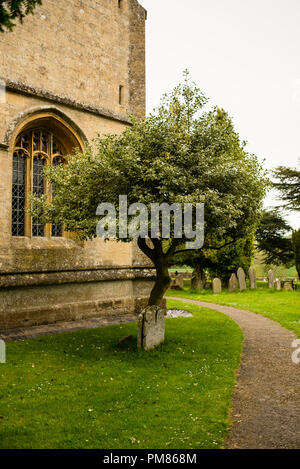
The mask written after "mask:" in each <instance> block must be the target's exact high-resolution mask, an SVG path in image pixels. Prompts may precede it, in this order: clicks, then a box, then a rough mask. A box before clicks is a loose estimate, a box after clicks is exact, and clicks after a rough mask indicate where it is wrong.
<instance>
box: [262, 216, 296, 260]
mask: <svg viewBox="0 0 300 469" xmlns="http://www.w3.org/2000/svg"><path fill="white" fill-rule="evenodd" d="M291 229H292V228H291V227H290V226H289V225H288V224H287V222H286V221H285V220H284V218H283V216H282V215H281V214H280V213H279V212H278V211H277V210H270V211H267V210H265V211H263V216H262V219H261V222H260V225H259V227H258V229H257V231H256V235H255V237H256V241H257V245H258V249H259V250H260V251H262V252H263V254H264V261H265V262H266V264H267V265H280V264H284V265H289V266H290V265H291V263H292V262H293V260H294V252H293V246H292V242H291V239H290V237H288V233H289V232H290V231H291Z"/></svg>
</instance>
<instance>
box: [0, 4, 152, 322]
mask: <svg viewBox="0 0 300 469" xmlns="http://www.w3.org/2000/svg"><path fill="white" fill-rule="evenodd" d="M145 17H146V12H145V10H144V9H143V8H142V7H141V6H140V5H139V3H138V2H137V1H136V0H123V2H122V8H119V7H118V1H117V0H84V1H79V0H61V1H59V2H57V1H55V0H44V1H43V5H42V6H41V7H38V8H37V9H36V11H35V15H34V16H28V17H26V18H25V20H24V23H23V25H18V26H16V28H15V29H14V31H13V32H12V33H11V32H7V33H5V34H2V35H1V44H0V329H3V328H9V327H17V326H20V325H37V324H41V323H49V322H53V321H58V320H68V319H74V320H75V319H81V318H82V317H91V316H98V315H104V314H107V315H110V314H120V313H121V312H122V311H123V313H124V314H126V313H129V312H131V313H132V312H133V311H137V312H139V310H140V309H139V304H144V303H145V301H146V298H147V295H148V294H149V291H150V288H151V286H152V282H153V273H152V270H151V264H150V263H149V261H148V259H147V258H145V256H143V254H142V253H141V252H140V251H139V249H138V248H137V246H136V244H135V243H133V244H132V245H131V244H125V243H114V242H109V243H104V242H103V241H101V240H96V241H93V242H87V243H80V242H77V241H76V240H75V239H74V236H72V235H67V236H66V237H65V238H46V237H45V238H31V237H16V238H14V237H12V236H11V197H12V194H11V187H12V186H11V184H12V154H13V147H14V143H15V139H16V137H17V135H18V133H19V132H20V131H22V129H23V128H24V126H25V125H27V122H29V121H32V122H33V123H34V119H35V117H36V116H39V118H40V117H41V116H44V115H45V116H46V115H47V116H48V119H49V122H50V119H53V121H54V120H56V119H57V121H58V122H59V123H62V125H64V126H65V128H66V129H67V130H68V132H70V133H72V134H74V135H75V136H76V138H77V140H78V142H80V146H81V147H82V148H84V144H85V141H86V140H92V139H93V138H94V137H96V136H97V134H98V133H101V134H106V133H120V132H122V131H123V130H124V129H125V128H126V126H127V125H128V124H129V123H128V118H127V114H126V112H127V110H128V111H130V112H132V113H134V114H135V115H138V116H143V115H144V113H145ZM120 86H122V90H123V91H122V102H121V103H120V102H119V89H120ZM49 116H50V117H49ZM132 266H135V267H136V268H137V270H135V271H134V274H133V273H132V269H131V267H132ZM140 267H148V270H147V269H146V270H143V269H142V271H140V270H139V268H140ZM118 269H119V270H118ZM141 272H142V273H141ZM76 275H77V277H76ZM66 278H67V281H65V279H66ZM90 279H92V280H90ZM137 285H140V290H139V288H138V287H137Z"/></svg>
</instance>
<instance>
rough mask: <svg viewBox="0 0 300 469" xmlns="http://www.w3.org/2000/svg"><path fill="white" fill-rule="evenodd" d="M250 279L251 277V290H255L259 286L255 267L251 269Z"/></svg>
mask: <svg viewBox="0 0 300 469" xmlns="http://www.w3.org/2000/svg"><path fill="white" fill-rule="evenodd" d="M248 273H249V279H250V288H251V290H255V289H256V288H257V285H256V270H255V269H254V268H253V267H250V269H249V272H248Z"/></svg>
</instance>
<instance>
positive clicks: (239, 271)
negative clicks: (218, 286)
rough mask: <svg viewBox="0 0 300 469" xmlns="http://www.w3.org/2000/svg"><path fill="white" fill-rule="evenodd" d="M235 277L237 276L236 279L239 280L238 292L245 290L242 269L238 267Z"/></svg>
mask: <svg viewBox="0 0 300 469" xmlns="http://www.w3.org/2000/svg"><path fill="white" fill-rule="evenodd" d="M237 276H238V279H239V286H240V291H244V290H246V288H247V286H246V274H245V271H244V269H242V268H241V267H240V268H239V270H238V271H237Z"/></svg>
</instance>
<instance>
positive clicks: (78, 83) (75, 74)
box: [0, 0, 146, 115]
mask: <svg viewBox="0 0 300 469" xmlns="http://www.w3.org/2000/svg"><path fill="white" fill-rule="evenodd" d="M145 16H146V12H145V10H144V9H143V8H142V7H141V6H140V5H139V3H138V2H137V1H136V0H123V1H122V8H119V6H118V0H82V1H80V0H60V1H59V2H58V1H57V0H43V5H42V6H40V7H37V8H36V10H35V14H34V15H33V16H32V15H30V16H28V17H26V18H25V20H24V23H23V25H17V27H16V28H15V29H14V31H13V32H7V33H4V34H1V47H0V78H4V79H9V80H11V81H13V82H17V83H21V84H26V85H28V86H31V87H32V88H34V89H39V90H43V93H46V92H48V93H52V94H53V95H58V96H63V97H65V98H67V99H69V100H72V101H76V102H80V103H82V104H85V105H93V106H95V107H98V108H105V109H107V110H109V112H115V113H120V112H125V110H126V108H128V107H129V108H130V111H131V112H133V113H135V114H139V115H141V114H143V113H144V111H145V104H144V98H145V58H144V56H145ZM120 85H121V86H123V87H124V93H123V95H124V102H123V103H122V104H121V105H120V104H119V87H120Z"/></svg>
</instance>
